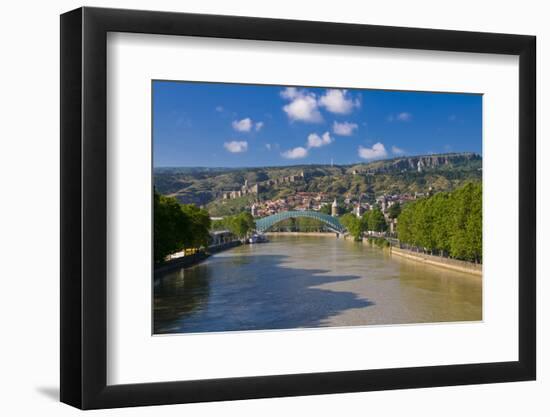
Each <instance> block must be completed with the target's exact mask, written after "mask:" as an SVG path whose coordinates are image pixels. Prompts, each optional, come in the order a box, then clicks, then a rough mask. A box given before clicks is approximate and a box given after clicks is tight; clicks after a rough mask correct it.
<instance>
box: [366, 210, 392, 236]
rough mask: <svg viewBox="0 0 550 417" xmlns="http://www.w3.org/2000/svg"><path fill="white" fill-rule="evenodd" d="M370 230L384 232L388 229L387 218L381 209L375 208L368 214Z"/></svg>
mask: <svg viewBox="0 0 550 417" xmlns="http://www.w3.org/2000/svg"><path fill="white" fill-rule="evenodd" d="M367 222H368V224H367V226H368V230H371V231H373V232H383V231H385V230H386V229H387V227H388V225H387V224H386V219H385V218H384V215H383V214H382V211H380V209H377V208H376V209H374V210H371V211H370V212H369V216H368V221H367Z"/></svg>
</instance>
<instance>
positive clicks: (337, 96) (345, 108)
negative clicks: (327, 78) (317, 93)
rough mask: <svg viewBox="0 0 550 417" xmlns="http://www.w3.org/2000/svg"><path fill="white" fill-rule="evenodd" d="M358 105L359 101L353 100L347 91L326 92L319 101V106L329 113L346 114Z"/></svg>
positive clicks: (333, 90) (332, 90)
mask: <svg viewBox="0 0 550 417" xmlns="http://www.w3.org/2000/svg"><path fill="white" fill-rule="evenodd" d="M359 105H360V103H359V100H353V99H352V98H351V97H350V95H349V93H348V91H347V90H335V89H331V90H327V92H326V93H325V95H324V96H322V97H321V98H320V99H319V106H322V107H325V108H326V109H327V110H328V111H329V112H331V113H338V114H348V113H350V112H351V111H352V110H353V108H354V107H359Z"/></svg>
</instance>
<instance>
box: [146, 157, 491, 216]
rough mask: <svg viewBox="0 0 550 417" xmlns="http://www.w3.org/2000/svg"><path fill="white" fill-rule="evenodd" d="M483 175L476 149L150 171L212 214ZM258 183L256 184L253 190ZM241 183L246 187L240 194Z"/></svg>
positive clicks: (165, 189)
mask: <svg viewBox="0 0 550 417" xmlns="http://www.w3.org/2000/svg"><path fill="white" fill-rule="evenodd" d="M481 177H482V157H481V156H480V155H478V154H476V153H474V152H463V153H445V154H433V155H414V156H400V157H397V158H391V159H385V160H377V161H372V162H364V163H358V164H349V165H334V166H332V165H330V164H325V165H321V164H316V165H315V164H312V165H293V166H274V167H249V168H246V167H243V168H210V167H209V168H201V167H173V168H169V167H163V168H157V169H155V170H154V184H155V188H156V190H157V191H158V192H160V193H161V194H164V195H170V196H174V197H176V198H177V199H178V200H179V201H180V202H181V203H186V204H196V205H204V206H207V207H208V209H209V210H210V212H211V214H212V215H226V214H231V213H238V212H239V211H240V210H243V209H244V208H246V207H248V206H250V205H251V203H252V202H253V201H255V200H261V201H265V200H268V199H278V198H285V196H288V195H292V194H294V193H297V192H312V193H324V194H326V195H328V196H330V198H338V199H339V198H343V196H363V197H362V198H364V199H365V198H366V199H372V198H374V197H375V196H377V195H380V194H386V193H388V194H395V193H413V194H414V193H415V192H425V191H427V190H428V189H429V188H431V189H432V190H434V192H438V191H451V190H453V189H455V188H457V187H459V186H461V185H462V184H464V183H465V182H467V181H480V180H481ZM286 179H288V181H286ZM256 184H258V185H259V187H258V188H256V190H257V192H254V190H253V189H254V186H255V185H256ZM243 187H244V188H246V189H247V192H241V193H240V194H239V193H238V191H239V190H243ZM232 191H234V193H233V194H232V193H231V192H232ZM249 191H252V192H249ZM228 193H229V195H230V198H228ZM224 197H225V198H224Z"/></svg>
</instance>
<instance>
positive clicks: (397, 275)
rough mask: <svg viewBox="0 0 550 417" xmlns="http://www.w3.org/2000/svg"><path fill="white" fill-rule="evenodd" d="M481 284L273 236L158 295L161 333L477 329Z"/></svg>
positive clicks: (366, 252)
mask: <svg viewBox="0 0 550 417" xmlns="http://www.w3.org/2000/svg"><path fill="white" fill-rule="evenodd" d="M481 283H482V280H481V277H479V276H475V275H470V274H467V273H462V272H455V271H452V270H447V269H443V268H439V267H435V266H430V265H425V264H421V263H417V262H415V261H410V260H407V259H404V258H400V257H398V256H391V255H390V254H389V253H388V251H384V250H382V249H378V248H372V247H370V246H369V245H363V244H362V243H356V242H352V241H349V240H344V239H336V238H334V237H328V236H327V237H322V236H321V237H319V236H315V237H313V236H275V237H273V236H272V237H270V242H269V243H264V244H256V245H244V246H240V247H237V248H233V249H230V250H228V251H226V252H222V253H218V254H216V255H214V256H212V257H210V258H209V259H208V260H206V261H205V262H203V263H201V264H199V265H195V266H193V267H190V268H187V269H180V270H177V271H172V272H169V273H166V274H164V275H163V276H162V277H160V278H159V279H157V280H156V281H155V285H154V326H153V327H154V333H155V334H163V333H196V332H220V331H233V330H241V331H242V330H267V329H293V328H312V327H327V326H337V327H341V326H364V325H374V324H377V325H379V324H403V323H434V322H449V321H478V320H481V319H482V284H481Z"/></svg>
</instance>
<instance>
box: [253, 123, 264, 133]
mask: <svg viewBox="0 0 550 417" xmlns="http://www.w3.org/2000/svg"><path fill="white" fill-rule="evenodd" d="M262 127H264V122H256V124H255V125H254V129H256V132H259V131H260V130H261V129H262Z"/></svg>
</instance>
